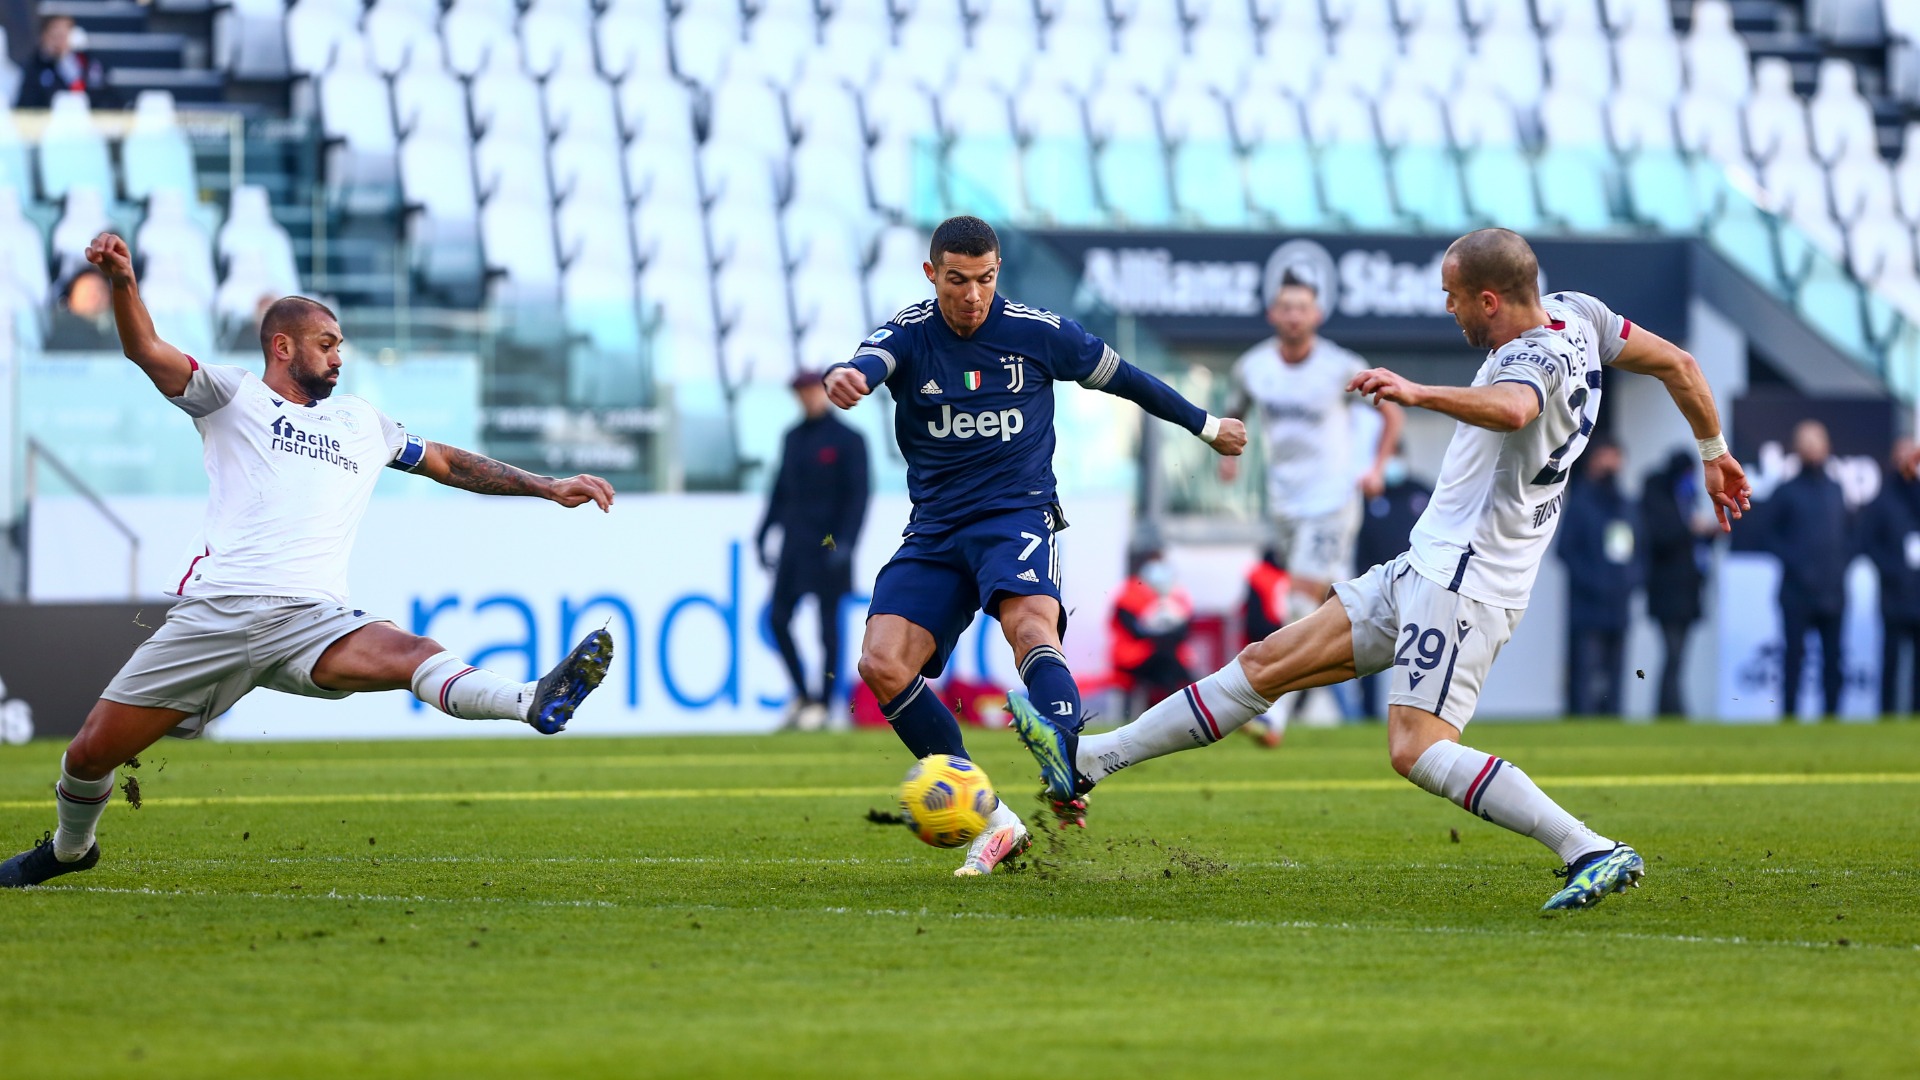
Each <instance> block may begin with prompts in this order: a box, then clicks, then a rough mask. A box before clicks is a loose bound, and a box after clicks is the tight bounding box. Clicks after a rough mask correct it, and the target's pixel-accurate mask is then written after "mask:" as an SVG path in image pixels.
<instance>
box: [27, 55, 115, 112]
mask: <svg viewBox="0 0 1920 1080" xmlns="http://www.w3.org/2000/svg"><path fill="white" fill-rule="evenodd" d="M73 57H74V59H75V60H78V61H79V62H80V80H79V85H78V86H74V85H70V84H69V83H68V82H67V81H66V80H65V79H62V78H61V77H60V71H59V67H58V61H56V60H55V59H54V58H53V57H50V56H48V55H47V54H45V53H43V52H40V51H39V50H37V49H36V50H34V54H33V60H32V61H30V62H29V63H28V64H27V65H26V67H25V68H24V69H23V70H22V71H21V72H20V93H19V95H18V97H17V99H16V100H15V102H14V105H15V107H16V108H21V109H45V108H48V107H50V106H52V104H53V95H55V94H57V93H59V92H60V91H62V90H82V91H85V93H86V95H87V100H88V101H90V102H91V103H92V104H93V107H94V108H96V109H99V108H106V107H110V106H111V105H112V104H113V102H112V100H110V99H109V97H108V90H107V69H106V68H105V67H103V66H101V63H100V61H98V60H95V59H94V58H93V57H91V56H88V55H87V54H86V53H83V52H75V53H74V54H73Z"/></svg>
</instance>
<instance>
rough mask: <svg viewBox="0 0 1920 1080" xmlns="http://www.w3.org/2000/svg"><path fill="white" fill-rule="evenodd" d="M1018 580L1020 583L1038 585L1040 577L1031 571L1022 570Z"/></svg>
mask: <svg viewBox="0 0 1920 1080" xmlns="http://www.w3.org/2000/svg"><path fill="white" fill-rule="evenodd" d="M1020 580H1021V581H1031V582H1034V583H1036V584H1038V583H1039V581H1040V575H1039V574H1036V573H1034V572H1033V571H1031V570H1022V571H1020Z"/></svg>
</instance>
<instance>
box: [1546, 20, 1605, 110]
mask: <svg viewBox="0 0 1920 1080" xmlns="http://www.w3.org/2000/svg"><path fill="white" fill-rule="evenodd" d="M1542 52H1543V53H1544V55H1545V56H1546V59H1547V85H1548V86H1549V87H1551V88H1552V89H1554V90H1556V91H1559V92H1561V93H1574V94H1582V95H1585V96H1587V97H1591V98H1605V97H1606V96H1607V95H1608V94H1610V93H1612V92H1613V62H1612V59H1611V58H1610V57H1609V56H1608V54H1607V50H1606V49H1603V48H1595V47H1594V36H1593V33H1592V32H1591V31H1589V30H1583V29H1567V28H1563V29H1560V30H1557V31H1555V32H1554V33H1552V34H1550V35H1548V36H1547V38H1546V39H1545V45H1544V48H1543V50H1542Z"/></svg>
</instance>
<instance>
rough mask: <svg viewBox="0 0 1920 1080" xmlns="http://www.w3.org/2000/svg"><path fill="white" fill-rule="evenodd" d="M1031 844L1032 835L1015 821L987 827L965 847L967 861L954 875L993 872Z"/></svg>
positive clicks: (969, 875) (975, 875) (971, 875)
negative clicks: (991, 827) (993, 827)
mask: <svg viewBox="0 0 1920 1080" xmlns="http://www.w3.org/2000/svg"><path fill="white" fill-rule="evenodd" d="M1031 846H1033V837H1032V835H1031V834H1029V833H1028V832H1027V827H1026V826H1025V825H1022V824H1020V823H1019V822H1018V821H1015V822H1014V823H1013V824H1011V825H1002V826H1000V827H999V828H997V829H988V830H987V831H986V832H983V833H981V834H980V835H979V837H977V838H976V839H975V840H974V841H973V846H972V847H969V848H968V849H967V861H966V862H965V863H964V864H962V865H961V867H960V869H958V870H955V871H954V872H953V876H954V877H979V876H980V875H981V874H991V873H993V868H994V867H996V866H999V865H1000V864H1001V863H1003V862H1005V861H1007V860H1008V859H1011V858H1013V857H1014V856H1015V855H1018V854H1020V853H1021V852H1023V851H1025V850H1027V848H1029V847H1031Z"/></svg>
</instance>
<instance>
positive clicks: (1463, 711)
mask: <svg viewBox="0 0 1920 1080" xmlns="http://www.w3.org/2000/svg"><path fill="white" fill-rule="evenodd" d="M1333 591H1334V594H1335V595H1336V596H1338V597H1339V598H1340V603H1341V605H1342V606H1343V607H1345V608H1346V609H1347V618H1348V619H1349V620H1351V621H1352V622H1353V667H1354V671H1355V672H1356V673H1357V674H1360V675H1371V674H1373V673H1374V672H1376V671H1386V670H1387V669H1389V668H1391V669H1393V675H1392V681H1391V682H1390V683H1389V687H1390V689H1389V691H1388V694H1387V704H1389V705H1411V706H1412V707H1414V708H1416V709H1424V710H1426V711H1427V712H1430V713H1433V714H1434V715H1435V716H1438V717H1439V718H1440V719H1442V720H1445V721H1446V722H1447V723H1449V724H1452V725H1453V726H1454V727H1456V728H1460V729H1462V730H1465V729H1466V726H1467V721H1469V720H1471V719H1473V709H1474V706H1475V705H1477V704H1479V701H1480V687H1481V685H1482V684H1483V683H1485V682H1486V679H1487V669H1488V668H1491V667H1492V666H1493V658H1494V657H1496V656H1498V655H1500V647H1501V646H1502V645H1505V644H1506V643H1507V639H1508V638H1511V637H1512V636H1513V628H1514V627H1516V626H1519V625H1520V617H1521V616H1522V615H1525V614H1526V609H1524V608H1499V607H1494V606H1493V605H1491V604H1483V603H1481V602H1480V601H1478V600H1470V599H1468V598H1467V597H1464V596H1461V595H1460V594H1459V593H1456V592H1451V591H1449V590H1448V589H1447V587H1446V586H1444V585H1441V584H1439V583H1438V582H1435V581H1432V580H1430V579H1428V578H1426V577H1424V576H1422V575H1421V573H1420V571H1418V570H1416V569H1414V567H1413V561H1412V558H1411V557H1410V556H1408V555H1404V554H1403V555H1401V556H1400V557H1399V558H1397V559H1394V560H1393V561H1392V562H1388V563H1382V564H1380V565H1379V566H1376V567H1374V568H1373V569H1371V570H1369V571H1367V572H1366V573H1364V574H1362V575H1360V576H1359V577H1357V578H1354V579H1353V580H1352V581H1342V582H1340V583H1338V584H1336V585H1335V586H1334V587H1333Z"/></svg>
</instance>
